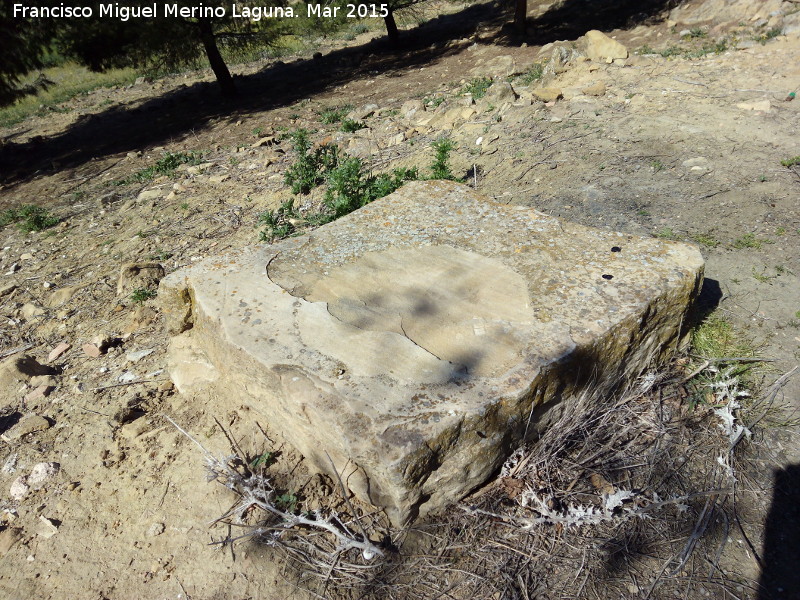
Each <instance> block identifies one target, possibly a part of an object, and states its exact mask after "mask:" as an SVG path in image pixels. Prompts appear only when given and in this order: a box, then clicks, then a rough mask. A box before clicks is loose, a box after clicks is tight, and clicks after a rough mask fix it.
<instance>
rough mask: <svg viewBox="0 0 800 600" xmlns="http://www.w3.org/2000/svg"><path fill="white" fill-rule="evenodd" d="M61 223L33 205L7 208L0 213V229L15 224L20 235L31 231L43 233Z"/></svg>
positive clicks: (47, 212) (39, 207)
mask: <svg viewBox="0 0 800 600" xmlns="http://www.w3.org/2000/svg"><path fill="white" fill-rule="evenodd" d="M60 222H61V219H59V218H58V217H56V216H54V215H51V214H50V211H49V210H47V209H46V208H44V207H41V206H36V205H35V204H25V205H23V206H20V207H19V208H9V209H8V210H4V211H3V212H2V213H0V227H5V226H6V225H8V224H10V223H16V224H17V228H18V229H19V230H20V231H21V232H22V233H30V232H32V231H44V230H45V229H49V228H50V227H54V226H56V225H58V224H59V223H60Z"/></svg>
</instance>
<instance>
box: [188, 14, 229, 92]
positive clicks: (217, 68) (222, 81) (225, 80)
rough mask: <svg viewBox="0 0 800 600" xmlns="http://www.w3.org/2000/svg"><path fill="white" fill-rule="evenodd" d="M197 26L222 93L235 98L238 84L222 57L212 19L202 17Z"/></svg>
mask: <svg viewBox="0 0 800 600" xmlns="http://www.w3.org/2000/svg"><path fill="white" fill-rule="evenodd" d="M197 26H198V27H199V29H200V40H201V41H202V42H203V48H204V49H205V51H206V56H207V57H208V63H209V64H210V65H211V70H212V71H214V75H215V76H216V78H217V83H218V84H219V87H220V89H221V90H222V95H223V96H225V97H226V98H233V97H234V96H236V95H237V91H236V84H235V83H234V82H233V77H231V72H230V71H229V70H228V66H227V65H226V64H225V61H224V60H223V59H222V54H220V53H219V48H218V47H217V38H215V37H214V30H213V29H212V27H211V21H209V20H207V19H201V20H200V21H199V22H198V23H197Z"/></svg>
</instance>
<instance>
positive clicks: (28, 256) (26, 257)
mask: <svg viewBox="0 0 800 600" xmlns="http://www.w3.org/2000/svg"><path fill="white" fill-rule="evenodd" d="M34 258H35V256H34V255H33V254H31V253H30V252H25V253H24V254H20V255H19V259H20V260H33V259H34Z"/></svg>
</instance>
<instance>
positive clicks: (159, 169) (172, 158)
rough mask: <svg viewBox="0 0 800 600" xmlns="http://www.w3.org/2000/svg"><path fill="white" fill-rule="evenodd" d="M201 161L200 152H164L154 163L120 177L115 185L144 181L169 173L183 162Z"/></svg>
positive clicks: (196, 162)
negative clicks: (122, 177) (123, 177)
mask: <svg viewBox="0 0 800 600" xmlns="http://www.w3.org/2000/svg"><path fill="white" fill-rule="evenodd" d="M202 161H203V153H202V152H195V151H192V152H165V153H164V154H163V155H162V156H161V158H159V159H158V160H157V161H156V163H155V164H154V165H150V166H149V167H147V168H145V169H141V170H140V171H137V172H136V173H133V174H132V175H129V176H128V177H126V178H125V179H121V180H120V181H118V182H117V185H127V184H129V183H146V182H148V181H151V180H152V179H155V178H156V177H157V176H159V175H171V174H172V173H173V172H174V171H175V169H177V168H178V167H179V166H181V165H183V164H190V165H197V164H200V163H201V162H202Z"/></svg>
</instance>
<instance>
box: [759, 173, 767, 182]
mask: <svg viewBox="0 0 800 600" xmlns="http://www.w3.org/2000/svg"><path fill="white" fill-rule="evenodd" d="M758 180H759V181H760V182H761V183H764V182H765V181H766V180H767V176H766V175H761V176H760V177H759V178H758Z"/></svg>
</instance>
